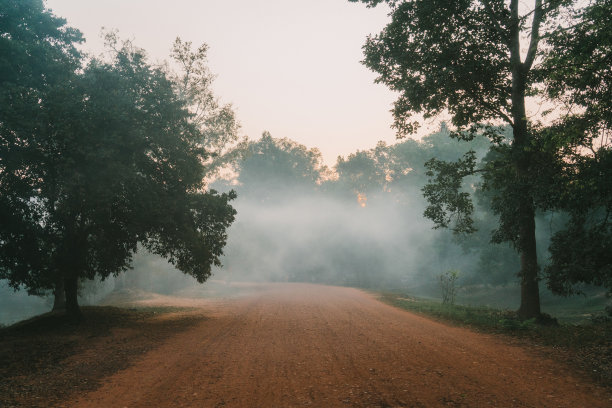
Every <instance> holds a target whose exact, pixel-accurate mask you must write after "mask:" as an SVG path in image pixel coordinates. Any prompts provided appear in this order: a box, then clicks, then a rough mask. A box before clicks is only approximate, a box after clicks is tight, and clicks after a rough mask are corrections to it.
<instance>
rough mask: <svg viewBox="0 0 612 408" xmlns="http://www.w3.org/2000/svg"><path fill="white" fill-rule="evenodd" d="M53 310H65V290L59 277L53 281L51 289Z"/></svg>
mask: <svg viewBox="0 0 612 408" xmlns="http://www.w3.org/2000/svg"><path fill="white" fill-rule="evenodd" d="M52 310H53V311H54V312H58V311H64V310H66V291H65V289H64V279H62V278H59V279H58V280H57V282H55V289H54V291H53V309H52Z"/></svg>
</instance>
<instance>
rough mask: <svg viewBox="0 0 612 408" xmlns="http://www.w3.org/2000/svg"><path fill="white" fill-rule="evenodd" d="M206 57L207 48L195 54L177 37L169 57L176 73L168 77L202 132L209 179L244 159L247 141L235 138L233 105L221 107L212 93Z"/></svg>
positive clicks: (237, 130)
mask: <svg viewBox="0 0 612 408" xmlns="http://www.w3.org/2000/svg"><path fill="white" fill-rule="evenodd" d="M207 53H208V46H207V45H206V44H202V45H201V46H200V47H198V48H197V49H196V50H195V51H194V50H192V43H191V42H190V41H182V40H181V39H180V38H178V37H177V38H176V40H175V41H174V44H173V46H172V53H171V56H172V59H173V61H174V63H175V65H177V66H178V70H177V71H176V72H171V73H170V76H171V78H172V80H173V82H174V84H175V86H176V89H177V92H178V93H179V95H181V97H182V98H183V99H184V100H185V101H186V103H187V105H188V109H189V111H190V112H191V114H192V118H191V120H192V121H193V123H194V124H195V125H196V126H197V127H198V128H199V129H200V131H201V132H202V135H203V137H204V147H205V149H206V151H207V152H208V159H207V162H206V169H207V177H208V178H212V177H214V176H216V175H218V173H219V172H220V171H221V170H223V169H224V168H226V167H228V166H229V167H232V166H234V165H236V162H237V160H239V159H242V158H244V156H245V154H246V152H247V150H248V141H247V139H246V137H244V138H240V136H239V135H238V132H239V130H240V125H239V123H238V121H237V120H236V114H235V112H234V110H233V108H232V105H231V104H225V105H222V104H221V103H220V102H219V100H218V98H217V97H216V96H215V94H214V92H213V90H212V83H213V81H214V75H213V74H212V73H211V72H210V69H209V68H208V65H207Z"/></svg>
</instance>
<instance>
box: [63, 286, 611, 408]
mask: <svg viewBox="0 0 612 408" xmlns="http://www.w3.org/2000/svg"><path fill="white" fill-rule="evenodd" d="M202 313H203V314H204V315H205V316H206V318H203V319H202V322H201V323H199V324H198V325H197V326H196V327H194V328H192V329H190V330H188V331H185V332H182V333H180V334H177V335H176V336H174V337H173V338H171V339H170V340H169V341H167V342H166V343H165V344H163V345H162V346H161V347H159V348H157V349H155V350H153V351H151V352H149V353H147V354H146V355H145V356H144V357H143V358H142V359H141V360H140V361H138V362H137V363H136V364H134V365H133V366H131V367H130V368H128V369H126V370H124V371H120V372H118V373H116V374H115V375H112V376H111V377H108V378H107V380H106V381H105V384H104V385H103V386H102V387H101V388H99V389H98V390H97V391H95V392H92V393H90V394H87V395H84V396H83V397H82V398H81V399H80V400H79V401H76V402H75V403H74V404H73V405H72V406H74V407H103V408H107V407H147V408H149V407H266V408H267V407H308V406H310V407H572V408H576V407H585V408H586V407H609V406H611V405H612V400H610V395H609V394H606V392H605V390H603V389H601V388H598V387H597V386H595V385H592V384H589V383H588V381H587V380H585V379H582V378H578V377H576V376H574V375H573V374H572V372H570V370H569V369H568V368H566V367H564V366H562V365H559V364H558V363H554V362H552V361H549V360H543V359H542V357H540V356H538V355H536V353H534V352H531V351H529V350H525V349H523V348H519V347H516V346H509V345H505V344H503V343H502V339H501V338H499V337H496V336H492V335H483V334H477V333H473V332H470V331H469V330H466V329H462V328H453V327H448V326H446V325H443V324H440V323H437V322H433V321H431V320H427V319H425V318H422V317H419V316H415V315H413V314H411V313H408V312H405V311H402V310H398V309H395V308H393V307H391V306H388V305H385V304H383V303H380V302H378V301H377V300H375V299H374V298H373V297H372V296H370V295H368V294H366V293H364V292H361V291H359V290H356V289H350V288H339V287H327V286H318V285H306V284H278V285H268V286H266V287H264V288H260V290H259V291H257V293H255V294H253V295H250V296H244V297H240V298H236V299H228V300H225V301H219V302H210V303H206V302H204V303H202Z"/></svg>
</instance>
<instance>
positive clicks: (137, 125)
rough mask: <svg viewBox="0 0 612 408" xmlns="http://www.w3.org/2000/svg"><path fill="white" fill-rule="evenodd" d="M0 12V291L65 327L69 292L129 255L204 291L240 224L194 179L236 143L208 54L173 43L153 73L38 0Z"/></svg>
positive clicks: (14, 0)
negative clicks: (157, 263)
mask: <svg viewBox="0 0 612 408" xmlns="http://www.w3.org/2000/svg"><path fill="white" fill-rule="evenodd" d="M0 10H1V12H0V50H1V53H0V279H5V280H7V281H8V283H9V284H10V286H12V287H13V288H15V289H26V290H27V291H28V293H31V294H42V293H53V294H54V296H55V308H66V309H67V310H68V312H69V313H70V314H71V315H72V316H74V317H75V318H78V317H79V315H80V310H79V305H78V297H77V292H78V286H79V282H80V281H82V280H87V279H89V280H91V279H94V278H105V277H108V276H111V275H117V274H119V273H121V272H124V271H126V270H128V269H129V268H130V265H131V261H132V257H133V255H134V253H135V252H136V251H137V249H138V248H139V246H141V247H144V248H146V249H147V250H148V251H150V252H152V253H155V254H159V255H160V256H162V257H164V258H166V259H168V260H169V262H171V263H172V264H173V265H174V266H175V267H176V268H178V269H180V270H181V271H183V272H185V273H187V274H189V275H191V276H193V277H194V278H196V279H197V280H198V281H200V282H203V281H204V280H206V279H207V278H208V277H209V276H210V273H211V266H212V265H218V264H219V263H220V261H219V257H220V256H221V254H222V249H223V247H224V245H225V241H226V238H227V235H226V229H227V228H228V226H229V225H230V224H231V223H232V221H233V220H234V216H235V213H236V212H235V210H234V209H233V208H232V207H231V205H230V204H229V202H230V201H231V200H232V199H233V198H235V194H234V193H233V192H228V193H224V194H218V193H217V192H215V191H214V190H208V189H207V187H206V185H205V183H204V181H203V180H204V179H205V178H206V177H210V176H211V175H212V174H214V172H215V169H216V168H217V167H218V166H219V165H222V164H223V163H224V162H226V161H228V160H232V159H233V158H234V157H235V152H236V150H237V149H239V147H237V146H238V145H239V143H240V141H239V140H238V136H237V130H238V125H237V123H236V121H235V118H234V114H233V111H232V110H231V107H229V106H222V105H220V104H219V103H218V102H217V99H216V97H215V96H214V95H213V93H212V91H211V88H210V83H211V74H210V72H209V71H208V69H207V67H206V47H205V46H202V47H200V48H199V49H197V50H192V48H191V44H190V43H185V42H182V41H181V40H180V39H177V41H176V42H175V44H174V46H173V50H172V61H171V62H170V63H168V64H166V65H162V66H160V65H156V64H153V63H151V62H150V61H149V60H148V59H147V56H146V53H145V52H144V51H143V50H142V49H139V48H137V47H135V46H134V45H133V44H131V43H130V42H121V41H119V39H118V38H117V36H116V34H114V33H107V35H106V42H107V53H106V56H105V57H91V56H87V55H85V54H83V53H82V52H81V51H79V49H78V48H77V46H78V44H79V43H81V42H82V41H83V38H82V36H81V34H80V33H79V32H78V31H77V30H75V29H73V28H71V27H69V26H67V25H66V21H65V20H63V19H61V18H59V17H57V16H55V15H53V14H52V13H51V12H50V11H49V10H47V9H45V7H44V5H43V2H42V1H41V0H2V1H0ZM173 66H175V67H177V68H176V69H172V68H171V67H173Z"/></svg>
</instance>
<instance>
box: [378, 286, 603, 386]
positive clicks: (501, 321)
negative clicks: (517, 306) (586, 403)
mask: <svg viewBox="0 0 612 408" xmlns="http://www.w3.org/2000/svg"><path fill="white" fill-rule="evenodd" d="M379 297H380V300H382V301H383V302H385V303H388V304H390V305H392V306H395V307H398V308H401V309H405V310H409V311H412V312H415V313H418V314H422V315H426V316H429V317H433V318H435V319H436V320H440V321H443V322H447V323H452V324H455V325H459V326H467V327H469V328H471V329H475V330H477V331H483V332H488V333H496V334H502V335H507V336H512V337H513V339H517V340H519V341H522V342H523V344H525V345H528V346H529V345H531V346H533V345H536V346H546V347H547V348H548V350H549V352H550V353H552V355H551V357H553V358H554V357H556V358H558V359H560V360H562V361H564V362H569V363H570V364H571V365H573V366H575V367H577V368H579V369H581V370H582V371H585V372H587V373H588V374H589V375H591V376H592V377H593V378H594V379H595V380H596V381H597V382H599V383H601V384H603V385H605V386H607V387H611V384H612V322H611V321H610V320H609V319H608V320H605V319H600V320H598V321H593V322H590V323H587V324H580V325H576V324H566V323H562V324H552V321H550V320H549V321H548V322H547V323H549V324H538V322H536V321H535V320H526V321H521V320H519V319H518V317H517V315H516V313H515V312H514V311H510V310H501V309H495V308H491V307H485V306H476V307H475V306H464V305H448V304H442V303H441V302H436V301H433V300H428V299H420V298H415V297H411V296H407V295H402V294H397V293H381V294H379ZM545 323H546V322H545Z"/></svg>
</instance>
